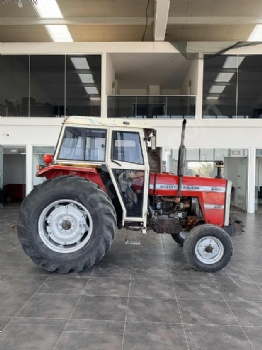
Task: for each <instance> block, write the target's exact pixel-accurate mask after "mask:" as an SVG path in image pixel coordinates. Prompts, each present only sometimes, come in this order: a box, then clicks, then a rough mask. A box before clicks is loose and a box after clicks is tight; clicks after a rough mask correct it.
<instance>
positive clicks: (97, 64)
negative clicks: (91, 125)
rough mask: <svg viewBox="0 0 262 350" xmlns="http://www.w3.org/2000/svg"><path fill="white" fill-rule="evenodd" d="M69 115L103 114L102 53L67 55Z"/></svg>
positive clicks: (67, 105) (67, 101)
mask: <svg viewBox="0 0 262 350" xmlns="http://www.w3.org/2000/svg"><path fill="white" fill-rule="evenodd" d="M66 107H67V115H81V116H99V117H100V116H101V55H85V56H76V55H74V56H67V57H66Z"/></svg>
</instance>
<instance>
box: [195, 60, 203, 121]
mask: <svg viewBox="0 0 262 350" xmlns="http://www.w3.org/2000/svg"><path fill="white" fill-rule="evenodd" d="M203 79H204V56H203V54H199V59H198V69H197V96H196V119H202V105H203Z"/></svg>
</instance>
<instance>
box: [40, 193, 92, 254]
mask: <svg viewBox="0 0 262 350" xmlns="http://www.w3.org/2000/svg"><path fill="white" fill-rule="evenodd" d="M38 229H39V235H40V238H41V240H42V241H43V243H44V244H45V245H46V246H47V247H48V248H50V249H51V250H53V251H55V252H59V253H73V252H75V251H77V250H79V249H81V248H82V247H83V246H84V245H85V244H86V243H87V242H88V241H89V239H90V237H91V234H92V231H93V221H92V218H91V215H90V213H89V211H88V210H87V209H86V208H85V207H84V206H83V205H82V204H80V203H78V202H76V201H73V200H65V199H63V200H59V201H55V202H53V203H51V204H50V205H48V206H47V207H46V208H45V209H44V210H43V212H42V214H41V215H40V217H39V220H38Z"/></svg>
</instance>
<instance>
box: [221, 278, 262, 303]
mask: <svg viewBox="0 0 262 350" xmlns="http://www.w3.org/2000/svg"><path fill="white" fill-rule="evenodd" d="M215 284H216V287H217V288H218V290H219V291H220V293H221V294H222V296H223V297H224V298H225V300H232V301H236V300H239V301H244V300H246V301H262V290H261V289H260V288H259V287H258V286H257V285H256V284H255V283H254V282H251V283H250V282H248V283H247V282H238V283H233V282H227V283H224V282H216V283H215Z"/></svg>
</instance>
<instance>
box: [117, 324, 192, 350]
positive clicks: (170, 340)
mask: <svg viewBox="0 0 262 350" xmlns="http://www.w3.org/2000/svg"><path fill="white" fill-rule="evenodd" d="M174 349H175V350H188V347H187V344H186V339H185V336H184V332H183V329H182V326H181V325H170V324H153V323H152V324H135V323H127V325H126V331H125V338H124V347H123V350H174Z"/></svg>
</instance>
